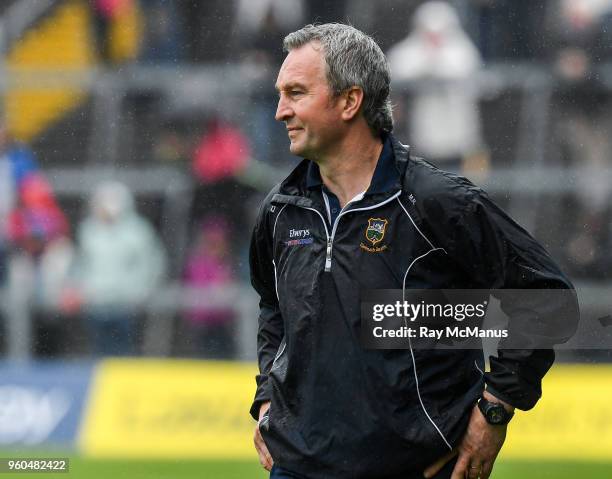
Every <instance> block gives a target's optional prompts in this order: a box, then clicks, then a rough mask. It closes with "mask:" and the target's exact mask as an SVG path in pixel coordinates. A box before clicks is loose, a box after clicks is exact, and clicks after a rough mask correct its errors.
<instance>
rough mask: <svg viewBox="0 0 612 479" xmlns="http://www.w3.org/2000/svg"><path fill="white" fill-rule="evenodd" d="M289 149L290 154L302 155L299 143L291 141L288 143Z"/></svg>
mask: <svg viewBox="0 0 612 479" xmlns="http://www.w3.org/2000/svg"><path fill="white" fill-rule="evenodd" d="M289 151H290V152H291V154H292V155H295V156H303V152H304V148H303V147H302V146H301V145H300V144H298V143H296V142H293V141H292V142H291V143H290V144H289Z"/></svg>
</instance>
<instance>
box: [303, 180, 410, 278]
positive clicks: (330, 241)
mask: <svg viewBox="0 0 612 479" xmlns="http://www.w3.org/2000/svg"><path fill="white" fill-rule="evenodd" d="M401 194H402V192H401V191H398V192H397V193H395V194H394V195H393V196H391V197H389V198H387V199H386V200H385V201H382V202H381V203H377V204H375V205H372V206H368V207H365V208H353V209H351V210H347V209H346V208H347V207H348V206H349V205H350V204H351V203H348V204H346V205H344V208H342V210H341V211H340V213H339V214H338V216H337V217H336V221H334V224H333V226H332V232H331V235H330V234H329V230H328V229H327V222H326V221H325V218H324V217H323V215H322V214H321V212H320V211H319V210H317V209H315V208H309V207H308V206H298V205H296V206H298V208H304V209H305V210H310V211H314V212H315V213H316V214H318V215H319V217H320V218H321V221H322V222H323V227H324V228H325V236H326V237H327V245H326V248H325V272H326V273H329V272H330V271H331V262H332V253H333V247H334V237H335V236H336V229H337V227H338V222H339V221H340V217H341V216H342V215H343V214H345V213H352V212H353V211H365V210H373V209H375V208H378V207H379V206H383V205H386V204H387V203H389V202H391V201H393V200H394V199H395V198H397V197H398V196H399V195H401Z"/></svg>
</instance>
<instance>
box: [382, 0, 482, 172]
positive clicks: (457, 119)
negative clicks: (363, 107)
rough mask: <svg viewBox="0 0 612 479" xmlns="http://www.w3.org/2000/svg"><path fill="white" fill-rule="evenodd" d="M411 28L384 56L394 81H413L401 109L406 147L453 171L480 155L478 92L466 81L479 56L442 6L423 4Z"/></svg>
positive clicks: (452, 12)
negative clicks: (407, 144)
mask: <svg viewBox="0 0 612 479" xmlns="http://www.w3.org/2000/svg"><path fill="white" fill-rule="evenodd" d="M413 25H414V27H413V30H412V32H411V33H410V35H408V37H406V38H405V39H404V40H402V41H401V42H399V43H397V44H396V45H394V46H393V47H391V49H390V50H389V52H388V54H387V58H388V60H389V66H390V68H391V73H392V76H393V79H394V81H395V82H397V83H400V84H401V83H406V82H411V81H412V82H417V85H416V89H415V90H414V95H413V96H412V98H411V101H410V102H409V103H408V107H407V108H405V107H404V105H402V107H401V110H402V111H403V113H404V115H407V118H406V119H407V121H408V130H409V139H410V143H411V144H412V146H413V149H414V151H415V152H416V153H417V154H418V155H422V156H424V157H426V158H428V160H430V161H432V162H433V163H435V164H438V166H441V167H443V168H445V169H447V170H451V171H455V172H457V171H460V170H461V166H462V164H463V161H464V159H465V158H467V157H470V156H472V155H478V154H480V153H481V152H482V151H483V140H482V138H481V128H480V116H479V111H478V98H477V91H476V89H475V87H474V83H473V82H471V81H470V80H471V79H472V77H473V75H474V74H475V73H476V72H477V71H478V70H479V68H480V65H481V57H480V53H479V52H478V50H477V49H476V46H475V45H474V44H473V42H472V41H471V40H470V38H469V37H468V35H467V34H466V33H465V31H464V30H463V28H462V27H461V23H460V22H459V17H458V15H457V12H456V10H455V9H454V8H453V7H452V6H451V5H449V4H448V3H446V2H440V1H432V2H427V3H424V4H423V5H421V6H420V7H419V8H418V9H417V11H416V12H415V14H414V17H413Z"/></svg>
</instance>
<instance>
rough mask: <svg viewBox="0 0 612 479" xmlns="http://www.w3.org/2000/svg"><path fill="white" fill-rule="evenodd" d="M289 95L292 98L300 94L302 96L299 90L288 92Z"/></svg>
mask: <svg viewBox="0 0 612 479" xmlns="http://www.w3.org/2000/svg"><path fill="white" fill-rule="evenodd" d="M290 93H291V94H292V95H293V96H295V95H301V94H302V92H301V91H300V90H291V92H290Z"/></svg>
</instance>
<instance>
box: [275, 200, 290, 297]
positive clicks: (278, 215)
mask: <svg viewBox="0 0 612 479" xmlns="http://www.w3.org/2000/svg"><path fill="white" fill-rule="evenodd" d="M286 206H287V203H285V204H284V205H283V207H282V208H281V209H280V211H279V212H278V214H277V215H276V219H275V220H274V228H273V229H272V244H274V236H275V235H276V223H277V222H278V219H279V218H280V215H281V213H282V212H283V210H284V209H285V207H286ZM272 266H273V267H274V292H275V293H276V299H277V300H278V301H279V302H280V298H279V296H278V280H277V277H276V262H275V261H274V258H272Z"/></svg>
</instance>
